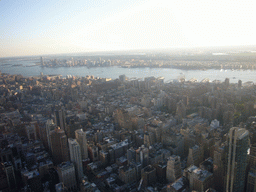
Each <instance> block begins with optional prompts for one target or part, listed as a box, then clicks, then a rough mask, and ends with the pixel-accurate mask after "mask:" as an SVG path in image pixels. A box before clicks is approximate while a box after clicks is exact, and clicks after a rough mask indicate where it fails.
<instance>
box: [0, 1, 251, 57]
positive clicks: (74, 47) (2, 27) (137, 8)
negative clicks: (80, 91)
mask: <svg viewBox="0 0 256 192" xmlns="http://www.w3.org/2000/svg"><path fill="white" fill-rule="evenodd" d="M255 10H256V1H255V0H246V1H244V0H221V1H219V0H212V1H209V0H193V1H192V0H174V1H173V0H74V1H71V0H66V1H65V0H44V1H43V0H0V57H8V56H23V55H42V54H55V53H72V52H87V51H104V50H120V49H121V50H125V49H149V48H171V47H194V46H222V45H256V13H255Z"/></svg>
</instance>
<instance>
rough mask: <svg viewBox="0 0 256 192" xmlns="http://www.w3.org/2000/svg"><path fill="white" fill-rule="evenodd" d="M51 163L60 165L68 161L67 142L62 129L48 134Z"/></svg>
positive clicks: (56, 129)
mask: <svg viewBox="0 0 256 192" xmlns="http://www.w3.org/2000/svg"><path fill="white" fill-rule="evenodd" d="M50 140H51V149H52V156H53V162H54V163H55V164H60V163H62V162H64V161H68V160H69V154H68V140H67V136H66V135H65V132H64V130H63V129H60V128H59V127H58V128H55V129H54V130H53V131H51V133H50Z"/></svg>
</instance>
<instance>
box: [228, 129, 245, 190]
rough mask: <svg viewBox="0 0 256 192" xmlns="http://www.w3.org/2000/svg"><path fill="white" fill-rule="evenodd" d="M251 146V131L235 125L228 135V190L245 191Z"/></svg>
mask: <svg viewBox="0 0 256 192" xmlns="http://www.w3.org/2000/svg"><path fill="white" fill-rule="evenodd" d="M248 148H249V131H247V130H246V129H243V128H238V127H233V128H231V129H230V131H229V135H228V165H227V182H226V191H227V192H228V191H230V192H231V191H232V192H233V191H234V192H236V191H237V192H239V191H244V186H245V174H246V165H247V150H248Z"/></svg>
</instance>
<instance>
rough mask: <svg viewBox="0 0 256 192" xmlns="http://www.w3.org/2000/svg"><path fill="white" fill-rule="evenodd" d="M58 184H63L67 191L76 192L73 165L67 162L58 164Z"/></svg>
mask: <svg viewBox="0 0 256 192" xmlns="http://www.w3.org/2000/svg"><path fill="white" fill-rule="evenodd" d="M57 171H58V175H59V179H60V182H62V183H63V185H64V187H66V188H67V189H68V190H69V191H76V187H77V185H76V175H75V166H74V164H73V163H71V162H69V161H67V162H63V163H62V164H59V165H58V167H57Z"/></svg>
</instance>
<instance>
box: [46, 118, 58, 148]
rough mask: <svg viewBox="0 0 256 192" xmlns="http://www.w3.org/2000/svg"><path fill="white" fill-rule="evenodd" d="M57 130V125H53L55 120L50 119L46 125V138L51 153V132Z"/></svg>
mask: <svg viewBox="0 0 256 192" xmlns="http://www.w3.org/2000/svg"><path fill="white" fill-rule="evenodd" d="M55 128H56V125H55V124H54V123H53V120H52V119H51V120H50V119H48V120H47V121H46V124H45V129H46V137H47V143H48V148H49V150H50V151H51V139H50V132H51V131H53V130H54V129H55Z"/></svg>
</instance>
